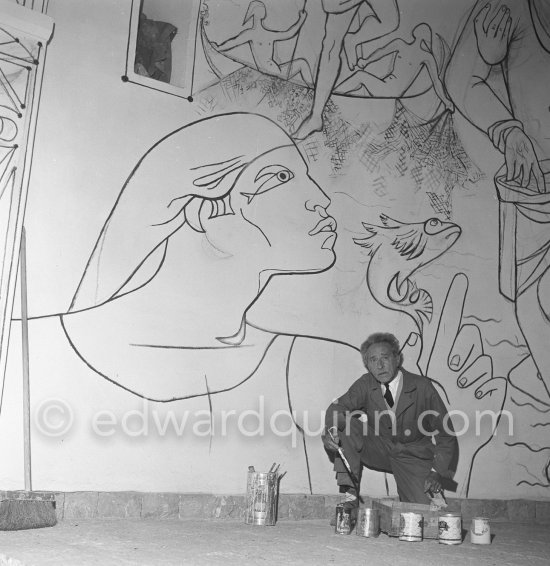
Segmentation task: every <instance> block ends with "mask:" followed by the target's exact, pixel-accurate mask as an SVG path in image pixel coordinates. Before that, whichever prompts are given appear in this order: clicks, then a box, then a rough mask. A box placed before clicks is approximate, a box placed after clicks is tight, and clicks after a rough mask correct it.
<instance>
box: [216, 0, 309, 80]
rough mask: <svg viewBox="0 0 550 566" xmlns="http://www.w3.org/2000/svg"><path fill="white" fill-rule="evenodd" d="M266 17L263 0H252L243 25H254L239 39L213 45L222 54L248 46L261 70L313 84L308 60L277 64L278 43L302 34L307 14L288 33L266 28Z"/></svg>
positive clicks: (240, 34)
mask: <svg viewBox="0 0 550 566" xmlns="http://www.w3.org/2000/svg"><path fill="white" fill-rule="evenodd" d="M266 17H267V10H266V7H265V4H264V3H263V2H261V1H260V0H252V2H250V4H249V5H248V10H247V12H246V15H245V17H244V21H243V26H244V25H246V24H247V23H248V22H250V21H251V26H250V27H248V28H246V29H244V30H243V31H241V32H240V33H239V34H238V35H236V36H235V37H232V38H230V39H227V40H225V41H223V42H222V43H219V44H218V43H215V42H210V44H211V45H212V47H214V49H217V50H218V51H229V50H231V49H234V48H235V47H238V46H240V45H243V44H245V43H248V45H249V46H250V50H251V51H252V57H253V58H254V63H255V65H256V68H257V69H258V71H261V72H262V73H267V74H269V75H274V76H277V77H282V78H284V79H287V80H289V79H292V78H293V77H296V76H297V75H300V76H301V78H302V80H303V81H304V82H305V83H306V84H307V85H312V84H313V75H312V73H311V69H310V67H309V64H308V62H307V61H306V60H305V59H293V60H292V61H288V62H286V63H277V62H276V61H275V54H274V49H275V43H276V42H278V41H286V40H288V39H292V38H293V37H295V36H296V35H297V34H298V33H299V31H300V29H301V28H302V26H303V25H304V22H305V21H306V18H307V14H306V12H305V11H304V10H302V11H301V12H300V13H299V17H298V20H297V21H296V22H295V23H294V24H293V25H292V26H290V27H289V28H288V29H287V30H281V31H277V30H272V29H269V28H268V27H266V26H265V25H264V20H265V19H266Z"/></svg>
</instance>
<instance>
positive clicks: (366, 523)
mask: <svg viewBox="0 0 550 566" xmlns="http://www.w3.org/2000/svg"><path fill="white" fill-rule="evenodd" d="M355 534H356V535H359V536H362V537H377V536H378V535H379V534H380V512H379V511H378V509H371V508H370V507H366V508H364V509H359V516H358V518H357V527H356V529H355Z"/></svg>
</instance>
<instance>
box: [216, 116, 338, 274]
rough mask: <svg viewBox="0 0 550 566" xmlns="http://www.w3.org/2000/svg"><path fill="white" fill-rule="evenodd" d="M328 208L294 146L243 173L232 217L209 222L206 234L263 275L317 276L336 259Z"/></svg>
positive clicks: (274, 151)
mask: <svg viewBox="0 0 550 566" xmlns="http://www.w3.org/2000/svg"><path fill="white" fill-rule="evenodd" d="M272 127H273V126H272ZM329 204H330V200H329V199H328V197H327V196H326V195H325V193H324V192H323V191H322V190H321V189H320V188H319V186H318V185H317V184H316V183H315V182H314V181H313V180H312V179H311V177H309V175H308V169H307V166H306V163H305V162H304V160H303V158H302V156H301V155H300V153H299V152H298V150H297V149H296V147H295V146H294V144H292V145H287V146H286V147H277V148H275V149H272V150H268V151H266V152H265V153H263V154H262V155H260V156H259V157H258V158H257V159H254V160H253V161H252V162H250V163H249V164H248V165H247V166H246V167H245V168H244V169H243V171H242V173H241V174H240V176H239V178H238V180H237V182H236V184H235V187H234V188H233V191H232V193H231V205H232V208H233V210H234V213H235V214H234V216H233V217H223V218H220V217H218V218H216V219H215V220H216V221H214V222H210V223H206V226H207V228H206V234H207V237H208V239H209V241H210V242H211V243H213V244H214V245H216V247H218V248H220V249H222V250H223V251H225V252H226V253H231V254H235V255H236V254H237V253H241V252H242V253H244V254H246V255H247V256H249V257H250V258H251V259H252V258H254V259H255V260H256V262H257V264H258V265H259V266H260V270H261V272H262V273H263V274H264V275H270V274H274V273H307V272H318V271H322V270H325V269H327V268H329V267H330V266H331V265H332V264H333V263H334V260H335V255H334V251H333V247H334V242H335V241H336V232H335V230H336V222H335V220H334V219H333V218H332V217H331V216H329V215H328V213H327V210H326V209H327V207H328V206H329ZM239 248H240V249H239Z"/></svg>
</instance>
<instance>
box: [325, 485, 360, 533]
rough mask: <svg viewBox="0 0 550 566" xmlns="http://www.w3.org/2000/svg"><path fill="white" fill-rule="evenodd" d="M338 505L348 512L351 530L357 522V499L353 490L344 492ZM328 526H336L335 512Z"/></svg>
mask: <svg viewBox="0 0 550 566" xmlns="http://www.w3.org/2000/svg"><path fill="white" fill-rule="evenodd" d="M340 503H341V504H342V505H343V506H344V509H349V510H350V519H351V528H352V529H353V527H354V526H355V523H356V522H357V514H358V511H359V497H357V495H356V493H355V489H354V488H349V489H348V490H347V491H346V492H345V494H344V499H343V500H342V501H341V502H340ZM330 526H331V527H335V526H336V512H335V513H334V515H332V517H331V519H330Z"/></svg>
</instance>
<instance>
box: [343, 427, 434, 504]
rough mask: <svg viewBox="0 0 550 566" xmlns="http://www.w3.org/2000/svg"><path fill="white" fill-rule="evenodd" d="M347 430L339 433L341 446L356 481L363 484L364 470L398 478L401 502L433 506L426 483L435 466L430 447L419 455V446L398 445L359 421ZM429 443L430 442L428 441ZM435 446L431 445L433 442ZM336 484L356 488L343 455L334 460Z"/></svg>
mask: <svg viewBox="0 0 550 566" xmlns="http://www.w3.org/2000/svg"><path fill="white" fill-rule="evenodd" d="M347 422H349V425H348V426H347V430H344V431H339V432H338V436H339V437H340V446H341V448H342V451H343V453H344V456H345V457H346V460H347V461H348V463H349V465H350V468H351V470H352V472H353V473H354V475H355V477H356V478H357V480H358V481H359V483H360V482H361V474H362V470H363V466H366V467H368V468H372V469H374V470H378V471H382V472H389V473H392V474H393V475H394V478H395V483H396V484H397V493H398V494H399V500H400V501H404V502H409V503H425V504H429V503H430V499H429V498H428V496H427V494H426V493H424V481H425V480H426V477H427V475H428V474H429V472H430V470H431V468H432V463H433V450H432V457H431V458H427V457H426V456H427V455H428V454H427V453H429V452H430V450H426V444H425V443H423V445H422V449H421V450H419V451H415V443H414V442H411V443H408V444H405V443H400V442H394V441H393V440H392V439H391V437H387V436H381V435H376V434H375V433H374V430H373V429H369V428H367V424H366V423H363V422H362V421H360V420H359V419H357V418H351V419H348V420H347ZM425 440H426V441H429V439H425ZM430 442H431V441H430ZM334 470H335V471H336V481H337V484H338V485H340V486H349V487H352V486H353V481H352V480H351V477H350V475H349V473H348V471H347V469H346V466H345V464H344V462H343V461H342V459H341V458H340V456H339V454H336V456H335V458H334Z"/></svg>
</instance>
